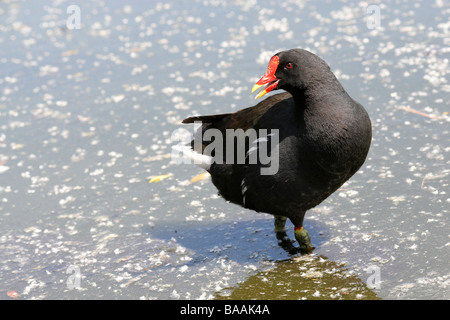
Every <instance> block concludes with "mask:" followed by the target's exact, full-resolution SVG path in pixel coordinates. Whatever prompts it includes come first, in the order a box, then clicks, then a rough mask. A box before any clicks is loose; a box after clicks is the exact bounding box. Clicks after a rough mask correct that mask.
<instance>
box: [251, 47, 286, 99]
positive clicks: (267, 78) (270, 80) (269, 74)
mask: <svg viewBox="0 0 450 320" xmlns="http://www.w3.org/2000/svg"><path fill="white" fill-rule="evenodd" d="M279 62H280V59H279V58H278V56H273V57H272V59H270V62H269V66H268V67H267V71H266V73H265V74H264V75H263V76H262V78H261V79H259V81H258V82H257V83H256V84H255V85H254V86H253V89H252V92H254V91H255V90H257V89H259V88H261V87H262V86H263V85H266V87H265V88H264V90H262V91H260V92H259V94H258V95H257V96H256V98H255V99H258V98H261V97H262V96H263V95H265V94H266V93H267V92H270V91H272V90H273V89H275V88H276V87H277V85H278V82H279V81H280V79H278V78H277V77H275V72H276V71H277V68H278V64H279Z"/></svg>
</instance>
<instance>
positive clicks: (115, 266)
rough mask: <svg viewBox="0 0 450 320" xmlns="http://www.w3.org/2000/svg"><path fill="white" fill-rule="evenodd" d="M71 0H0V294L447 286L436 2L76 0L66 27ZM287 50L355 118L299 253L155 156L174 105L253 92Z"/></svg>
mask: <svg viewBox="0 0 450 320" xmlns="http://www.w3.org/2000/svg"><path fill="white" fill-rule="evenodd" d="M71 4H72V3H69V2H66V1H56V0H55V1H39V2H38V1H36V2H31V1H1V2H0V70H1V72H0V256H1V259H0V297H1V298H2V299H9V298H13V297H16V296H17V297H18V298H19V299H87V298H100V299H106V298H112V299H115V298H119V299H198V298H202V299H214V298H236V299H252V298H258V299H264V298H269V299H301V298H310V299H321V298H322V299H347V298H348V299H374V298H382V299H419V298H424V299H448V298H450V289H449V286H450V283H449V281H450V279H449V276H450V267H449V263H448V262H449V256H450V255H449V247H450V241H449V227H448V223H449V218H448V216H449V207H450V196H449V191H448V190H449V182H450V169H449V168H450V158H449V152H450V144H449V128H450V126H449V122H450V117H449V114H448V112H449V103H448V101H449V92H450V85H449V70H450V68H449V58H450V54H449V53H450V49H449V44H450V43H449V39H450V33H449V28H450V24H449V16H450V6H449V4H448V3H447V2H445V1H441V0H437V1H434V2H431V1H417V2H411V1H384V2H383V3H379V4H378V5H377V7H376V8H375V9H377V8H378V9H379V13H380V16H379V19H375V18H376V14H375V13H372V12H373V11H370V12H369V13H368V12H367V9H368V6H369V3H367V2H359V3H348V2H346V1H342V2H338V1H314V2H309V1H284V2H281V3H279V2H273V1H259V2H256V1H238V0H236V1H233V2H226V3H225V2H221V1H212V0H210V1H208V0H207V1H194V2H189V3H187V2H186V1H184V2H182V1H175V0H173V1H164V2H144V1H134V2H125V1H89V2H87V3H84V2H83V3H80V4H79V9H80V11H79V12H80V26H79V28H78V27H77V26H76V20H74V19H72V18H71V17H73V16H72V14H74V13H73V11H70V12H69V13H67V8H68V7H69V5H71ZM374 19H375V20H374ZM72 25H73V26H75V29H73V30H71V29H69V28H68V26H72ZM294 47H302V48H305V49H308V50H310V51H313V52H315V53H316V54H318V55H319V56H321V57H322V58H324V59H325V60H326V61H327V62H328V63H329V64H330V66H331V68H332V70H333V71H334V72H335V73H336V75H337V76H338V78H339V79H340V80H341V82H342V84H343V85H344V87H345V88H346V89H347V91H348V92H349V93H350V94H351V95H352V97H354V98H355V99H356V100H358V101H360V102H361V103H362V104H363V105H364V106H365V107H366V109H367V110H368V112H369V114H370V116H371V118H372V122H373V143H372V148H371V151H370V153H369V157H368V159H367V162H366V164H365V165H364V166H363V168H362V169H361V170H360V172H358V173H357V174H356V175H355V176H354V177H353V178H352V179H351V180H350V181H349V182H348V183H347V184H345V185H344V186H343V187H342V188H341V189H340V190H339V191H337V192H336V193H335V194H334V195H332V196H331V197H330V198H329V199H327V200H326V201H325V202H323V203H322V204H321V205H320V206H318V207H316V208H314V209H312V210H310V212H309V213H307V216H306V221H305V223H306V224H305V225H306V227H307V228H308V230H309V231H310V233H311V236H312V241H313V244H314V245H315V246H316V250H315V251H314V254H313V255H312V256H311V257H301V258H298V257H294V258H292V257H290V256H289V255H288V254H287V253H286V252H285V251H283V250H282V249H281V248H280V247H279V246H278V245H277V241H276V238H275V235H274V233H273V221H272V217H270V216H268V215H264V214H258V213H255V212H252V211H249V210H245V209H242V208H240V207H237V206H235V205H232V204H229V203H227V202H225V201H224V200H223V199H221V198H219V197H218V196H217V191H216V190H215V188H214V186H213V185H212V184H211V182H210V180H209V179H208V177H206V178H205V177H204V179H201V180H199V181H195V182H191V179H192V178H193V177H194V176H196V175H198V174H200V173H202V170H201V169H199V168H197V167H195V166H193V165H186V164H185V165H178V164H175V163H174V162H173V161H171V146H172V145H173V144H176V143H177V141H174V140H173V139H172V138H175V137H176V136H172V134H173V133H174V131H175V130H176V129H178V128H180V127H181V126H180V124H179V123H180V121H181V120H182V119H184V118H185V117H188V116H192V115H197V114H213V113H220V112H222V113H223V112H230V111H233V110H238V109H240V108H244V107H247V106H250V105H253V104H254V103H255V101H254V95H252V94H250V90H251V87H252V86H253V84H254V82H255V81H257V80H258V79H259V77H260V76H261V75H262V74H263V73H264V71H265V69H266V66H267V63H268V61H269V59H270V57H271V55H272V54H274V53H276V52H278V51H280V50H283V49H287V48H294ZM183 128H187V129H188V130H191V129H190V127H183ZM160 175H164V177H163V178H164V179H161V180H160V181H158V182H152V183H149V180H150V179H151V178H153V177H156V176H160ZM290 227H291V226H290ZM290 236H292V237H293V232H291V233H290ZM280 274H285V275H289V276H285V277H283V278H280ZM276 285H278V286H282V287H284V288H285V290H275V289H274V286H276ZM368 286H369V287H373V289H369V288H368ZM14 293H15V294H14Z"/></svg>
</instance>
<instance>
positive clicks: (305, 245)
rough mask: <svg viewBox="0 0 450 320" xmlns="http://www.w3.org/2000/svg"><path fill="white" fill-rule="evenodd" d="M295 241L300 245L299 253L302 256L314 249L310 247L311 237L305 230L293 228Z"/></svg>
mask: <svg viewBox="0 0 450 320" xmlns="http://www.w3.org/2000/svg"><path fill="white" fill-rule="evenodd" d="M295 239H296V240H297V242H298V243H299V245H300V252H301V253H302V254H309V253H311V252H313V250H314V249H315V247H313V246H312V245H311V236H310V235H309V232H308V230H306V229H305V228H303V227H295Z"/></svg>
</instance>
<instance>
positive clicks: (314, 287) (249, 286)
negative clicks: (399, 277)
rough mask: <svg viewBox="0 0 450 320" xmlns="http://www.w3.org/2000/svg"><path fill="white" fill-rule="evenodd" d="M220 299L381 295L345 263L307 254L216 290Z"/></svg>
mask: <svg viewBox="0 0 450 320" xmlns="http://www.w3.org/2000/svg"><path fill="white" fill-rule="evenodd" d="M216 299H219V300H222V299H230V300H241V299H246V300H248V299H256V300H298V299H338V300H339V299H344V300H346V299H348V300H354V299H364V300H374V299H380V298H379V297H378V296H377V294H376V293H375V292H374V291H373V290H371V289H370V288H368V287H367V285H366V283H365V282H364V281H362V280H361V279H359V278H358V277H357V276H356V275H354V274H351V273H349V272H348V270H346V269H345V268H344V266H343V265H342V264H341V265H339V264H337V263H335V262H333V261H330V260H328V259H327V258H325V257H322V256H316V255H304V256H301V257H296V258H293V259H289V260H284V261H279V262H278V263H277V264H276V266H275V267H274V268H273V269H270V270H266V271H262V272H259V273H258V274H256V275H254V276H251V277H249V278H248V279H247V281H245V282H244V283H241V284H239V285H238V286H237V287H235V288H227V289H225V290H222V291H221V292H219V293H217V294H216Z"/></svg>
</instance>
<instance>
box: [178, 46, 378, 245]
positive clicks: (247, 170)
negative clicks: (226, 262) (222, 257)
mask: <svg viewBox="0 0 450 320" xmlns="http://www.w3.org/2000/svg"><path fill="white" fill-rule="evenodd" d="M262 86H264V88H263V89H262V91H261V92H260V93H259V94H258V95H257V97H256V98H260V97H262V96H263V95H265V94H266V93H268V92H270V91H272V90H276V89H284V90H285V91H287V92H283V93H280V94H276V95H272V96H270V97H269V98H267V99H265V100H264V101H262V102H260V103H258V104H257V105H255V106H253V107H250V108H246V109H242V110H239V111H237V112H235V113H227V114H220V115H209V116H197V117H190V118H187V119H185V120H183V123H194V122H196V121H199V122H202V129H201V130H199V131H198V133H197V134H196V135H195V136H194V139H193V140H192V142H191V146H188V147H186V148H184V149H183V152H184V153H185V155H188V156H189V157H190V158H192V159H194V160H196V163H197V164H199V165H200V166H201V167H203V168H204V169H206V170H207V171H208V172H209V173H210V174H211V177H212V182H213V184H214V185H215V186H216V187H217V189H218V190H219V193H220V195H221V196H222V197H223V198H225V199H226V200H228V201H230V202H233V203H236V204H238V205H241V206H243V207H245V208H248V209H252V210H256V211H258V212H265V213H269V214H272V215H274V216H275V230H276V231H277V235H280V234H281V235H284V236H286V233H285V232H284V227H285V222H286V219H287V218H289V219H290V220H291V221H292V223H293V224H294V227H295V238H296V240H297V241H298V242H299V244H300V252H311V251H312V250H313V249H314V247H313V246H312V245H311V240H310V235H309V233H308V231H307V230H306V229H305V228H303V218H304V216H305V212H306V211H307V210H308V209H310V208H313V207H315V206H317V205H318V204H319V203H321V202H322V201H323V200H325V199H326V198H327V197H328V196H329V195H331V194H332V193H333V192H334V191H336V190H337V189H338V188H339V187H340V186H341V185H342V184H344V182H346V181H347V180H348V179H349V178H350V177H351V176H353V174H355V172H356V171H357V170H358V169H359V168H360V167H361V166H362V164H363V163H364V161H365V159H366V156H367V153H368V151H369V147H370V143H371V138H372V128H371V121H370V118H369V116H368V114H367V112H366V110H365V109H364V107H363V106H362V105H361V104H359V103H358V102H357V101H355V100H353V99H352V98H351V97H350V96H349V94H348V93H347V92H346V91H345V90H344V88H343V87H342V85H341V84H340V82H339V81H338V80H337V78H336V77H335V75H334V74H333V73H332V72H331V70H330V67H329V66H328V64H327V63H326V62H325V61H324V60H322V59H321V58H319V57H318V56H316V55H315V54H313V53H311V52H309V51H306V50H303V49H292V50H287V51H282V52H279V53H277V54H275V55H274V56H273V57H272V58H271V60H270V62H269V66H268V69H267V72H266V73H265V74H264V76H263V77H262V78H261V79H260V80H259V81H258V82H257V83H256V84H255V86H254V87H253V90H252V92H253V91H255V90H256V89H259V88H260V87H262ZM239 129H242V130H241V131H239ZM208 131H209V132H208ZM236 132H238V133H241V134H242V132H244V133H245V134H244V139H239V137H240V136H239V134H237V133H236ZM249 132H250V133H249ZM254 132H256V134H257V135H256V136H255V134H253V133H254ZM208 133H209V134H208ZM241 136H242V135H241ZM230 139H231V140H232V142H233V141H234V142H236V141H238V142H237V143H234V144H231V142H230V144H229V140H230ZM213 144H214V148H212V146H213ZM199 146H200V147H199ZM230 146H231V147H230ZM262 149H264V150H265V151H266V155H267V157H269V158H270V162H268V161H267V159H264V161H263V158H262V156H263V155H264V153H263V152H260V151H261V150H262ZM239 150H244V155H243V156H242V154H241V155H239ZM241 153H242V152H241ZM254 154H257V157H253V158H252V156H253V155H254ZM239 156H240V157H241V158H239ZM242 157H244V158H245V159H244V160H243V161H242ZM267 157H266V158H267ZM255 159H256V160H255ZM263 170H266V171H265V172H264V171H263ZM284 236H283V237H284ZM283 237H282V238H283ZM279 239H280V240H281V238H280V237H279ZM291 248H293V246H292V245H291Z"/></svg>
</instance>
